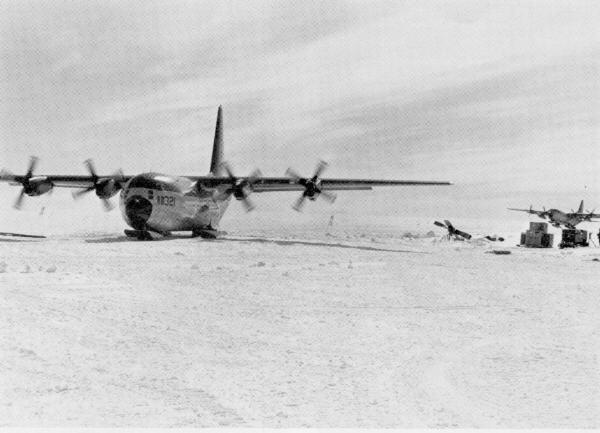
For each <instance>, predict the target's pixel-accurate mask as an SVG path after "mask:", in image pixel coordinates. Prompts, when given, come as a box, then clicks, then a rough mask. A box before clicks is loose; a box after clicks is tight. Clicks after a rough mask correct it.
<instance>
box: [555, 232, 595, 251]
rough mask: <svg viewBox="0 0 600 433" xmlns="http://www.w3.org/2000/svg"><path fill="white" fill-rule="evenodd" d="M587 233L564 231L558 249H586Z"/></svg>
mask: <svg viewBox="0 0 600 433" xmlns="http://www.w3.org/2000/svg"><path fill="white" fill-rule="evenodd" d="M587 246H589V244H588V232H587V231H586V230H577V229H564V230H563V231H562V239H561V241H560V244H559V245H558V247H559V248H574V247H587Z"/></svg>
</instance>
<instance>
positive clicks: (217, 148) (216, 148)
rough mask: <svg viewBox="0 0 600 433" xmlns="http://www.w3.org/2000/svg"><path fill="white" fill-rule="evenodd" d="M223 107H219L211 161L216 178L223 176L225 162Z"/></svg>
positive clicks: (211, 170) (211, 168) (211, 171)
mask: <svg viewBox="0 0 600 433" xmlns="http://www.w3.org/2000/svg"><path fill="white" fill-rule="evenodd" d="M222 117H223V107H221V106H220V105H219V111H218V112H217V126H216V127H215V140H214V141H213V150H212V157H211V160H210V173H211V174H212V175H214V176H220V175H221V171H222V170H221V163H222V162H223V119H222Z"/></svg>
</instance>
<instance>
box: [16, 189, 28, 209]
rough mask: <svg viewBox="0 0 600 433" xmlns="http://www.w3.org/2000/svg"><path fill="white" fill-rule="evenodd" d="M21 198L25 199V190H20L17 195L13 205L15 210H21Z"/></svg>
mask: <svg viewBox="0 0 600 433" xmlns="http://www.w3.org/2000/svg"><path fill="white" fill-rule="evenodd" d="M23 197H25V188H21V192H20V193H19V196H18V197H17V200H16V201H15V204H14V205H13V207H14V208H15V209H17V210H20V209H21V205H22V204H23Z"/></svg>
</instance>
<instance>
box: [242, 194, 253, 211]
mask: <svg viewBox="0 0 600 433" xmlns="http://www.w3.org/2000/svg"><path fill="white" fill-rule="evenodd" d="M241 202H242V203H243V205H244V207H245V208H246V212H250V211H252V210H254V207H255V206H254V204H253V203H252V201H250V199H249V198H248V197H244V198H243V199H242V200H241Z"/></svg>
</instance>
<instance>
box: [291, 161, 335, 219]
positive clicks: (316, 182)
mask: <svg viewBox="0 0 600 433" xmlns="http://www.w3.org/2000/svg"><path fill="white" fill-rule="evenodd" d="M326 168H327V163H326V162H325V161H319V165H317V169H316V170H315V174H314V175H313V177H311V178H304V177H302V176H300V175H299V174H297V173H296V172H295V171H294V170H292V169H291V168H288V169H287V171H286V172H285V174H286V175H287V176H289V177H290V178H292V179H293V180H294V181H296V182H297V183H298V184H299V185H302V186H303V187H304V192H303V193H302V195H301V196H300V198H299V199H298V200H296V202H295V203H294V205H293V206H292V208H293V209H294V210H296V211H298V212H300V211H301V210H302V207H303V206H304V201H305V200H306V199H307V198H308V199H309V200H313V201H314V200H316V199H317V197H318V196H319V195H322V196H323V198H324V199H326V200H327V201H329V202H330V203H333V202H334V201H335V199H336V195H335V194H333V193H331V192H329V191H324V190H322V189H321V178H320V177H321V174H322V173H323V171H324V170H325V169H326Z"/></svg>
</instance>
